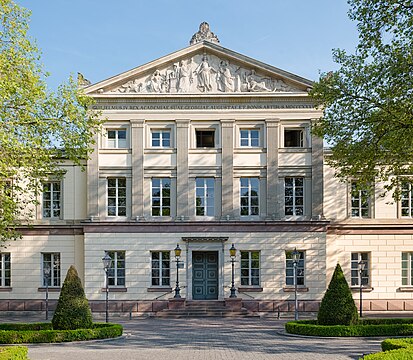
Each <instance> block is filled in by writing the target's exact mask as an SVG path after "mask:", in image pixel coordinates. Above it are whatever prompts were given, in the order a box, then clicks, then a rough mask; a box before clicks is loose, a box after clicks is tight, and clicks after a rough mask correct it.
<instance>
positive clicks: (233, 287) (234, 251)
mask: <svg viewBox="0 0 413 360" xmlns="http://www.w3.org/2000/svg"><path fill="white" fill-rule="evenodd" d="M229 256H231V265H232V278H231V295H230V296H229V297H230V298H236V297H237V295H235V291H236V289H235V285H234V263H235V257H236V256H237V249H236V248H235V246H234V244H232V246H231V248H230V249H229Z"/></svg>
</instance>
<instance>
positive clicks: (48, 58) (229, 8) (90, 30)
mask: <svg viewBox="0 0 413 360" xmlns="http://www.w3.org/2000/svg"><path fill="white" fill-rule="evenodd" d="M15 1H16V2H17V3H18V4H19V5H21V6H23V7H26V8H28V9H30V10H31V11H32V17H31V23H30V35H31V36H32V37H33V38H35V39H36V41H37V44H38V46H39V48H40V49H41V51H42V62H43V64H44V66H45V69H46V70H47V71H48V72H50V73H51V76H50V78H49V79H48V84H49V85H50V86H51V87H52V88H55V87H56V86H57V85H58V84H59V83H62V82H64V81H66V79H67V78H68V76H69V75H70V74H71V73H72V74H76V73H77V72H78V71H79V72H81V73H83V74H84V76H85V77H86V78H87V79H89V80H91V81H92V82H93V83H94V82H98V81H100V80H104V79H106V78H108V77H111V76H114V75H117V74H119V73H121V72H123V71H127V70H129V69H132V68H134V67H136V66H139V65H142V64H144V63H147V62H149V61H152V60H155V59H157V58H159V57H162V56H164V55H167V54H169V53H171V52H174V51H176V50H180V49H182V48H184V47H186V46H188V44H189V40H190V38H191V37H192V35H193V34H194V33H195V32H196V31H198V28H199V24H200V23H201V22H203V21H207V22H208V23H209V24H210V27H211V30H212V31H213V32H214V33H215V34H216V35H217V36H218V38H219V39H220V42H221V45H222V46H224V47H226V48H229V49H231V50H234V51H236V52H239V53H241V54H244V55H247V56H250V57H252V58H255V59H257V60H259V61H262V62H265V63H267V64H270V65H273V66H276V67H278V68H281V69H283V70H286V71H289V72H292V73H295V74H297V75H300V76H303V77H305V78H308V79H311V80H317V79H318V76H319V71H323V72H324V71H329V70H334V69H336V68H337V65H336V64H334V63H333V61H332V56H331V50H332V49H333V48H342V49H346V50H349V51H353V49H354V48H355V45H356V43H357V30H356V24H355V23H354V22H351V21H350V20H349V19H348V17H347V11H348V5H347V2H346V0H256V1H251V0H210V1H202V2H201V1H199V0H192V1H189V0H175V1H172V0H117V1H113V0H15Z"/></svg>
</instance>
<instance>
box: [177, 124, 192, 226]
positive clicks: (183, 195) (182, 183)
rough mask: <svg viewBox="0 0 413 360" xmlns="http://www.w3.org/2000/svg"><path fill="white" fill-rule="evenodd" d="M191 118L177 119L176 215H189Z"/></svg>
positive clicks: (180, 216) (179, 217) (178, 216)
mask: <svg viewBox="0 0 413 360" xmlns="http://www.w3.org/2000/svg"><path fill="white" fill-rule="evenodd" d="M189 122H190V121H189V120H187V119H182V120H181V119H179V120H178V119H177V120H176V194H177V197H176V217H177V218H178V219H187V218H188V216H189V193H188V192H189V165H188V152H189V140H188V139H189Z"/></svg>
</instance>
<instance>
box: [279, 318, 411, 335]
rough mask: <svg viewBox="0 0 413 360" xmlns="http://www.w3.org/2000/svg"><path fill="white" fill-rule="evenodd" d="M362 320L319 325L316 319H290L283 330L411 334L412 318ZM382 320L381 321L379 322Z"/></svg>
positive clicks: (317, 333) (316, 333)
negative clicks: (348, 323)
mask: <svg viewBox="0 0 413 360" xmlns="http://www.w3.org/2000/svg"><path fill="white" fill-rule="evenodd" d="M374 320H375V321H374V322H370V321H365V320H362V321H360V322H359V323H358V324H356V325H349V326H346V325H320V324H318V323H317V321H316V320H300V321H290V322H288V323H286V324H285V330H286V331H287V332H288V333H291V334H299V335H309V336H325V337H332V336H343V337H346V336H410V335H413V320H412V319H409V320H410V322H406V321H404V320H405V319H374ZM380 321H382V323H380Z"/></svg>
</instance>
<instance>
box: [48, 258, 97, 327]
mask: <svg viewBox="0 0 413 360" xmlns="http://www.w3.org/2000/svg"><path fill="white" fill-rule="evenodd" d="M52 325H53V329H55V330H76V329H90V328H92V326H93V321H92V312H91V311H90V308H89V303H88V301H87V299H86V296H85V292H84V290H83V286H82V283H81V281H80V278H79V275H78V274H77V271H76V268H75V267H74V266H73V265H72V266H71V267H70V268H69V270H68V271H67V275H66V279H65V281H64V283H63V287H62V290H61V292H60V296H59V301H58V303H57V307H56V311H55V313H54V315H53V319H52Z"/></svg>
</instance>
